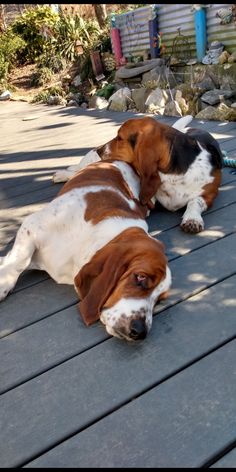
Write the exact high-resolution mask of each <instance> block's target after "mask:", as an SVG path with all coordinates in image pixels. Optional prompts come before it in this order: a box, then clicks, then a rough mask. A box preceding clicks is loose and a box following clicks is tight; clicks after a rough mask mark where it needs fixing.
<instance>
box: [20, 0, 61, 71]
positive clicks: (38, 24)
mask: <svg viewBox="0 0 236 472" xmlns="http://www.w3.org/2000/svg"><path fill="white" fill-rule="evenodd" d="M58 21H59V15H58V14H57V13H55V12H53V11H52V9H51V8H50V7H49V6H47V5H40V6H37V7H36V8H31V9H29V10H26V11H24V13H23V14H22V15H19V16H18V17H17V18H16V19H15V21H14V22H13V24H12V30H13V32H14V33H16V34H17V35H20V36H21V37H22V38H23V39H24V41H25V44H26V46H25V49H24V60H25V61H26V60H28V61H31V62H34V61H35V60H36V59H37V58H38V57H39V56H40V55H41V54H43V53H44V51H45V49H47V48H49V47H50V45H51V44H53V43H54V41H55V39H56V38H55V31H56V26H57V23H58Z"/></svg>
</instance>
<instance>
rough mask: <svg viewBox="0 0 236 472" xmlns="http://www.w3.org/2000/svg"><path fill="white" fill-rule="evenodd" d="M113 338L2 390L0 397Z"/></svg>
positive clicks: (72, 355) (108, 337) (109, 337)
mask: <svg viewBox="0 0 236 472" xmlns="http://www.w3.org/2000/svg"><path fill="white" fill-rule="evenodd" d="M111 338H112V336H111V335H107V336H106V338H104V339H102V340H101V341H97V342H96V344H93V346H89V347H86V348H84V349H83V350H82V351H78V352H76V353H74V354H71V355H70V356H69V357H67V358H66V359H64V360H61V361H58V362H56V363H55V364H53V365H52V366H51V367H48V368H46V369H44V370H42V371H41V372H39V373H38V374H35V375H33V376H29V377H28V378H27V379H25V380H23V381H22V382H19V383H16V384H15V385H13V386H12V387H9V388H7V389H5V390H2V391H1V392H0V397H1V396H2V395H5V394H6V393H9V392H10V391H11V390H14V389H15V388H18V387H21V386H22V385H24V384H25V383H27V382H30V381H31V380H34V379H36V378H37V377H39V376H41V375H43V374H45V373H47V372H50V370H52V369H55V368H57V367H58V366H60V365H62V364H65V362H67V361H70V360H71V359H73V358H74V357H77V356H80V355H81V354H84V353H85V352H87V351H90V350H91V349H93V348H94V347H97V346H99V344H103V343H104V342H105V341H107V340H108V339H111Z"/></svg>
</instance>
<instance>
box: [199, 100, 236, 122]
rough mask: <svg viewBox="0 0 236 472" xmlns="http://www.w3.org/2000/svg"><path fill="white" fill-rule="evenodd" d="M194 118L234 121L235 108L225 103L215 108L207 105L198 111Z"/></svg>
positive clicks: (235, 117) (235, 115)
mask: <svg viewBox="0 0 236 472" xmlns="http://www.w3.org/2000/svg"><path fill="white" fill-rule="evenodd" d="M195 118H198V119H204V120H219V121H225V120H227V121H236V110H235V109H234V108H231V107H228V106H227V105H226V104H225V103H220V105H219V106H218V107H217V108H215V107H212V106H209V107H207V108H205V110H202V111H200V112H199V113H198V114H197V115H196V116H195Z"/></svg>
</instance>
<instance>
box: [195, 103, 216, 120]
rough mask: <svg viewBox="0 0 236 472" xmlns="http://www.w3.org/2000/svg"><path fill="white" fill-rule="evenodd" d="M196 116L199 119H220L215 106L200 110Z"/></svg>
mask: <svg viewBox="0 0 236 472" xmlns="http://www.w3.org/2000/svg"><path fill="white" fill-rule="evenodd" d="M195 118H197V119H199V120H200V119H201V120H218V113H217V109H216V108H215V107H212V106H208V107H206V108H205V109H204V110H201V111H199V113H198V114H197V115H196V116H195Z"/></svg>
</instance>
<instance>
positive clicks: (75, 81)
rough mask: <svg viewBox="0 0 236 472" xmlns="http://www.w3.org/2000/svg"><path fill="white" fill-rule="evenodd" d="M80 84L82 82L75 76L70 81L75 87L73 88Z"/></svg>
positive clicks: (78, 76)
mask: <svg viewBox="0 0 236 472" xmlns="http://www.w3.org/2000/svg"><path fill="white" fill-rule="evenodd" d="M81 83H82V80H81V77H80V75H79V74H78V75H76V76H75V77H74V78H73V80H72V84H73V85H74V86H75V87H78V86H79V85H81Z"/></svg>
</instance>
